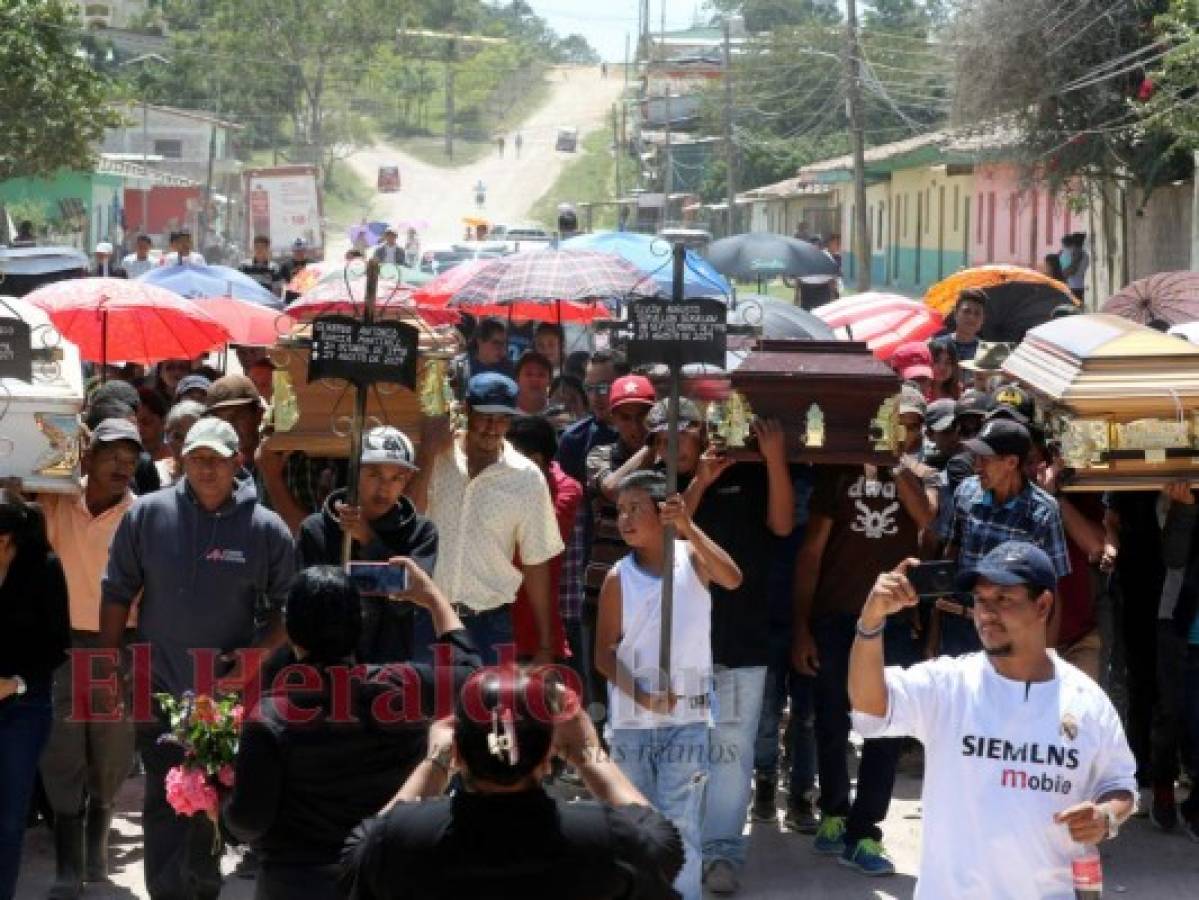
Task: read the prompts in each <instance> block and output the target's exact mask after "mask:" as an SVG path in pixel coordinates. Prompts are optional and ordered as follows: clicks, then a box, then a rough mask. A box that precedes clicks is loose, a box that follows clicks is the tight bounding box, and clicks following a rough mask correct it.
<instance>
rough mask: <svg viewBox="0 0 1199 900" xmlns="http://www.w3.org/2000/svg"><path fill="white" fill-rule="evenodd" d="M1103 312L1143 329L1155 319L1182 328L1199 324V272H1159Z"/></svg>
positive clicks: (1136, 284) (1129, 289)
mask: <svg viewBox="0 0 1199 900" xmlns="http://www.w3.org/2000/svg"><path fill="white" fill-rule="evenodd" d="M1103 312H1105V313H1113V314H1115V315H1117V316H1123V317H1124V318H1125V319H1132V320H1133V321H1134V322H1140V323H1141V324H1142V325H1145V324H1148V323H1149V322H1150V321H1151V320H1153V319H1159V320H1160V321H1163V322H1169V323H1170V324H1171V325H1182V324H1185V323H1187V322H1194V321H1197V320H1199V272H1158V273H1157V274H1156V275H1150V276H1149V277H1148V278H1141V279H1139V280H1137V281H1134V282H1133V283H1132V284H1130V285H1128V287H1126V288H1124V289H1123V290H1121V291H1118V292H1116V293H1115V294H1112V296H1111V297H1109V298H1108V301H1107V302H1106V303H1105V304H1103Z"/></svg>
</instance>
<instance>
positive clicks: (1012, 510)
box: [949, 475, 1070, 578]
mask: <svg viewBox="0 0 1199 900" xmlns="http://www.w3.org/2000/svg"><path fill="white" fill-rule="evenodd" d="M949 534H950V538H949V542H950V544H952V545H953V546H955V547H957V553H958V560H957V562H958V568H959V569H960V570H962V571H966V570H968V569H972V568H974V566H976V565H977V564H978V562H979V560H981V559H982V558H983V557H984V556H985V555H986V554H987V553H988V552H989V551H990V550H993V549H995V548H996V547H998V546H999V545H1000V544H1002V543H1003V542H1004V541H1027V542H1028V543H1030V544H1035V545H1036V546H1038V547H1040V548H1041V549H1042V550H1044V551H1045V553H1046V554H1047V555H1048V556H1049V559H1050V561H1051V562H1052V563H1053V568H1054V570H1055V571H1056V572H1057V576H1058V578H1064V577H1065V576H1066V575H1069V574H1070V558H1069V555H1068V553H1067V550H1066V534H1065V532H1064V531H1063V530H1062V515H1061V511H1060V510H1059V509H1058V505H1057V501H1056V500H1054V499H1053V496H1052V495H1051V494H1049V493H1048V492H1047V491H1045V490H1043V489H1042V488H1040V487H1038V486H1037V485H1035V484H1033V483H1031V482H1026V483H1025V485H1024V489H1023V490H1022V491H1020V493H1018V494H1016V495H1015V496H1014V497H1012V498H1011V499H1010V500H1008V502H1007V503H1005V504H1003V506H996V505H995V501H994V498H993V496H992V495H991V492H990V491H984V490H983V488H982V485H981V484H980V483H979V480H978V476H977V475H972V476H970V477H969V478H967V479H965V480H964V481H963V482H962V483H961V484H960V485H958V489H957V492H956V493H955V494H954V496H953V522H952V523H951V524H950V530H949Z"/></svg>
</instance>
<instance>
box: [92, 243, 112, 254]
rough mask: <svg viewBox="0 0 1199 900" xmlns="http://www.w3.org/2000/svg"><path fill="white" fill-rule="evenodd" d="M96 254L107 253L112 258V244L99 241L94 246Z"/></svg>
mask: <svg viewBox="0 0 1199 900" xmlns="http://www.w3.org/2000/svg"><path fill="white" fill-rule="evenodd" d="M96 252H97V253H107V254H108V255H109V256H112V244H110V243H109V242H108V241H100V243H98V244H96Z"/></svg>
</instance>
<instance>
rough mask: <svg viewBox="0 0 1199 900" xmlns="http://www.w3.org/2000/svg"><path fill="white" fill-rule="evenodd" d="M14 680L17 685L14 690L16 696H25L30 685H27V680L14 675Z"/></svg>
mask: <svg viewBox="0 0 1199 900" xmlns="http://www.w3.org/2000/svg"><path fill="white" fill-rule="evenodd" d="M12 680H13V683H14V684H16V688H14V689H13V693H14V694H16V695H17V696H18V697H23V696H24V695H25V692H26V691H27V690H29V685H27V684H26V683H25V679H24V678H22V677H21V676H20V675H14V676H13V677H12Z"/></svg>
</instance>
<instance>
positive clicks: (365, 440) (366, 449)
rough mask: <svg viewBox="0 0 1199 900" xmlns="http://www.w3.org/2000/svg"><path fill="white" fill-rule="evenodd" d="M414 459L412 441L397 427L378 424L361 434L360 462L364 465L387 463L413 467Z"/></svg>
mask: <svg viewBox="0 0 1199 900" xmlns="http://www.w3.org/2000/svg"><path fill="white" fill-rule="evenodd" d="M415 459H416V452H415V451H414V450H413V449H412V441H410V440H408V435H406V434H404V432H402V431H400V429H398V428H392V427H390V426H380V427H378V428H372V429H371V430H370V431H368V432H367V433H366V434H364V435H363V436H362V457H361V462H362V465H364V466H369V465H386V464H389V465H393V466H404V467H405V468H408V469H415V468H416V462H415Z"/></svg>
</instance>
